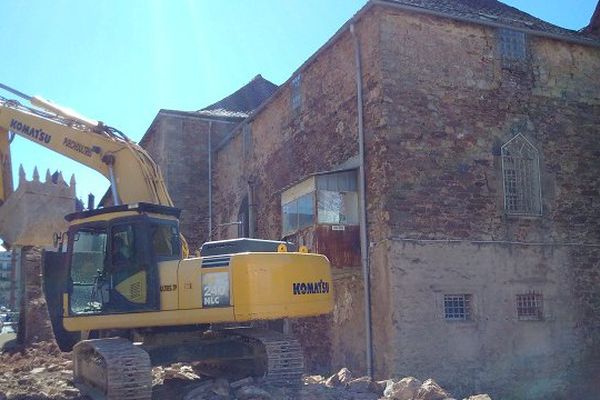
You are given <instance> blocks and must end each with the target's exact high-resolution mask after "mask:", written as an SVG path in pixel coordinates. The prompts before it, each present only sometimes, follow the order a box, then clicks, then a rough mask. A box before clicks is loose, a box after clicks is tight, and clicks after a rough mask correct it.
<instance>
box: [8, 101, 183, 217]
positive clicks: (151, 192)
mask: <svg viewBox="0 0 600 400" xmlns="http://www.w3.org/2000/svg"><path fill="white" fill-rule="evenodd" d="M30 99H31V100H30V101H31V102H32V104H34V105H36V106H38V107H37V108H33V107H25V106H23V105H21V104H20V103H18V102H16V101H14V100H7V99H5V98H2V97H0V129H2V130H4V131H5V132H4V134H2V135H1V136H2V138H1V139H0V152H3V148H4V147H6V148H8V146H7V145H6V143H7V141H8V137H7V135H6V131H8V132H10V133H12V134H15V135H19V136H21V137H23V138H25V139H28V140H30V141H32V142H34V143H37V144H39V145H41V146H43V147H45V148H47V149H50V150H53V151H55V152H57V153H60V154H62V155H64V156H66V157H69V158H71V159H73V160H75V161H77V162H79V163H81V164H83V165H86V166H88V167H90V168H92V169H94V170H96V171H98V172H99V173H101V174H102V175H104V176H105V177H106V178H107V179H109V180H110V183H111V187H112V190H113V198H114V200H116V201H115V203H116V204H121V203H125V204H127V203H137V202H148V203H154V204H160V205H165V206H172V205H173V202H172V200H171V198H170V196H169V194H168V192H167V189H166V186H165V183H164V181H163V178H162V175H161V172H160V169H159V168H158V166H157V165H156V164H155V163H154V161H153V160H152V158H151V157H150V156H149V155H148V153H146V151H145V150H144V149H142V148H141V147H140V146H139V145H137V144H135V143H134V142H132V141H131V140H129V139H128V138H127V137H126V136H125V135H122V134H121V135H119V133H118V131H117V130H115V129H113V128H110V127H107V126H105V125H104V124H102V123H101V122H96V121H92V120H89V119H86V118H83V117H80V116H77V115H76V114H75V113H74V112H72V111H71V110H67V109H63V108H61V107H59V106H56V105H54V104H52V103H50V102H49V101H47V100H43V99H41V98H39V97H32V98H30ZM0 154H1V153H0ZM4 196H6V193H4Z"/></svg>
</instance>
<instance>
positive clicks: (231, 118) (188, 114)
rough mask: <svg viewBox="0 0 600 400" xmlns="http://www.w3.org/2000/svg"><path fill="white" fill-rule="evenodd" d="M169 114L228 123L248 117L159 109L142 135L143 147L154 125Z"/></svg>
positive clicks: (235, 122) (141, 142)
mask: <svg viewBox="0 0 600 400" xmlns="http://www.w3.org/2000/svg"><path fill="white" fill-rule="evenodd" d="M169 116H171V117H179V118H190V119H194V120H200V121H201V120H206V121H219V122H226V123H231V124H238V123H240V122H241V121H243V120H244V119H245V118H246V117H247V115H241V114H240V115H236V114H233V113H218V112H215V113H211V112H206V113H203V112H200V111H179V110H167V109H161V110H159V111H158V113H157V114H156V116H155V117H154V119H153V120H152V123H150V126H149V127H148V129H146V132H145V133H144V136H142V138H141V139H140V141H139V145H140V146H142V147H143V146H144V144H145V143H146V142H147V141H148V138H149V137H150V135H151V132H152V131H153V128H154V126H155V125H156V123H157V122H158V121H159V120H160V118H162V117H169Z"/></svg>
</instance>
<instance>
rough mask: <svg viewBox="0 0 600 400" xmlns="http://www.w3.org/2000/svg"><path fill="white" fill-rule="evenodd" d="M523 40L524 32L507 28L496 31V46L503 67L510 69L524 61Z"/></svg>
mask: <svg viewBox="0 0 600 400" xmlns="http://www.w3.org/2000/svg"><path fill="white" fill-rule="evenodd" d="M525 39H526V36H525V33H524V32H520V31H515V30H513V29H507V28H500V29H498V46H499V48H500V56H501V57H502V66H503V67H505V68H510V67H513V66H515V65H518V64H520V63H523V62H524V61H525V59H526V57H527V47H526V40H525Z"/></svg>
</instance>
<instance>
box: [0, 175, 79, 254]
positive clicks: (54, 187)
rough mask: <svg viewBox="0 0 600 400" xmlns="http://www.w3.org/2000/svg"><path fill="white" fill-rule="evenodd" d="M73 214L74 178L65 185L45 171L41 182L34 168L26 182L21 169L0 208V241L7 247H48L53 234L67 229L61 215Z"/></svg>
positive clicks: (61, 180)
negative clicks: (16, 185) (6, 244)
mask: <svg viewBox="0 0 600 400" xmlns="http://www.w3.org/2000/svg"><path fill="white" fill-rule="evenodd" d="M74 211H75V179H74V178H71V182H70V184H67V183H66V182H65V181H64V180H63V178H62V175H61V174H55V175H54V176H51V175H50V173H49V172H47V173H46V181H45V182H42V181H40V178H39V174H38V173H37V169H36V170H35V171H34V174H33V179H32V180H31V181H28V180H26V178H25V172H24V170H23V168H22V167H21V168H20V171H19V187H18V188H17V190H15V191H14V192H13V193H12V194H10V196H8V198H6V199H5V201H4V202H3V203H2V204H1V205H0V238H2V240H4V241H5V242H6V243H8V244H10V245H11V246H40V247H48V246H51V245H52V244H53V236H54V233H55V232H64V231H66V230H67V228H68V224H67V222H66V221H65V219H64V216H65V215H66V214H69V213H72V212H74Z"/></svg>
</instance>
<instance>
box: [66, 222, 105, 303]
mask: <svg viewBox="0 0 600 400" xmlns="http://www.w3.org/2000/svg"><path fill="white" fill-rule="evenodd" d="M106 244H107V233H106V227H103V226H102V227H84V228H81V229H79V230H78V231H76V232H74V233H73V235H72V248H73V251H72V256H71V281H72V285H73V290H72V294H71V310H72V311H73V312H74V313H76V314H82V313H83V314H88V313H96V312H100V311H101V310H102V304H103V299H102V293H100V292H99V291H98V290H97V285H96V283H97V280H98V278H99V276H100V275H101V273H102V270H103V268H104V259H105V256H106Z"/></svg>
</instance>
